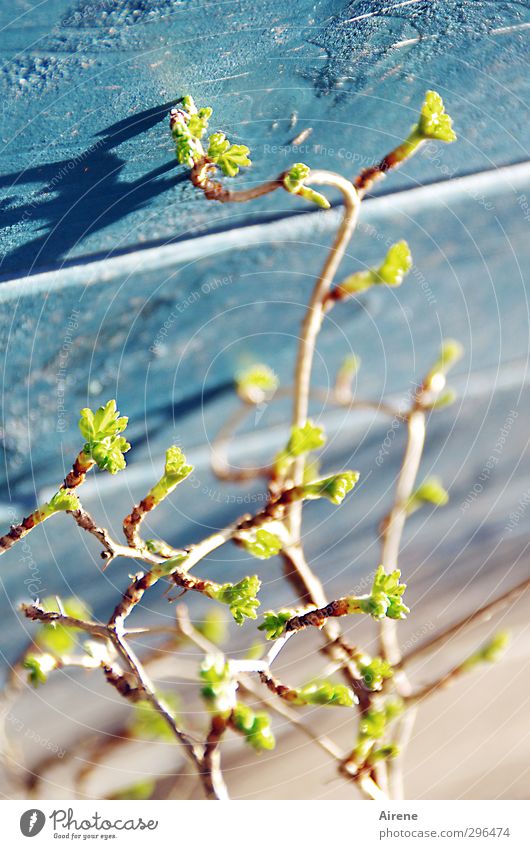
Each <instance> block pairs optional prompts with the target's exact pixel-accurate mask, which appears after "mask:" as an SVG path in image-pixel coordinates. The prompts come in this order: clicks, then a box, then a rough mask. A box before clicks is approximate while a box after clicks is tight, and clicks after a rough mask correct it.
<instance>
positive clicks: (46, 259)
mask: <svg viewBox="0 0 530 849" xmlns="http://www.w3.org/2000/svg"><path fill="white" fill-rule="evenodd" d="M172 105H173V102H170V103H163V104H160V105H158V106H155V107H153V108H151V109H147V110H145V111H143V112H140V113H137V114H135V115H132V116H130V117H128V118H126V119H124V120H122V121H119V122H117V123H115V124H113V125H111V126H109V127H107V128H106V129H105V130H103V131H101V132H99V133H98V134H97V136H96V139H97V140H96V141H95V142H94V144H93V145H92V146H91V147H89V148H87V149H86V150H85V151H83V152H82V153H80V154H78V155H77V156H75V157H72V158H69V159H64V160H59V161H55V162H49V163H47V164H45V165H39V166H37V167H34V168H26V169H22V170H20V171H18V172H12V173H10V174H7V175H5V176H3V177H2V178H0V187H4V188H7V190H8V191H10V192H11V197H9V198H7V200H5V201H4V203H3V208H2V220H3V224H4V227H13V226H18V227H19V228H20V227H24V226H27V227H29V225H30V223H31V221H32V219H38V220H39V221H42V222H43V223H42V225H41V227H40V234H39V235H38V236H37V237H36V238H32V239H31V240H29V241H26V242H24V243H23V244H19V245H17V246H16V247H14V248H12V249H11V250H7V251H6V252H5V253H4V255H3V257H2V261H1V263H0V274H1V275H2V276H6V275H7V274H10V273H16V274H17V275H18V274H24V275H27V274H35V273H36V272H38V271H42V270H43V269H48V268H56V267H57V266H58V265H59V266H60V265H61V264H62V263H63V262H64V260H65V259H66V258H67V257H68V254H69V253H70V252H71V251H72V249H73V248H75V246H76V245H77V244H78V243H79V242H81V241H82V240H83V239H85V238H86V237H87V236H89V235H91V234H92V233H96V232H98V231H99V230H103V229H104V228H107V227H109V226H110V225H112V224H114V223H115V222H117V221H119V220H120V219H122V218H124V217H125V216H126V215H129V214H130V213H131V212H135V211H137V210H140V209H143V208H145V207H147V205H148V204H149V202H150V201H151V200H152V199H153V198H155V197H157V195H159V194H161V193H163V192H165V191H167V190H168V189H169V188H171V187H173V186H175V185H176V184H177V183H179V182H183V181H184V180H185V179H186V175H178V176H175V175H174V174H173V173H172V172H173V171H174V169H175V168H176V167H178V166H177V163H176V161H175V160H174V159H173V158H170V159H168V162H167V163H164V164H163V165H161V166H160V167H158V168H155V169H152V170H151V171H148V172H147V173H146V174H142V175H141V176H140V177H138V178H137V179H135V180H127V179H124V178H123V170H124V167H125V165H126V159H124V158H122V157H121V156H119V155H118V153H117V152H116V150H115V149H116V148H118V147H119V146H120V145H121V144H123V143H124V142H127V141H129V140H130V139H132V138H134V137H136V136H139V135H141V134H142V133H145V132H148V131H149V130H150V129H151V128H152V127H154V126H155V125H156V124H158V123H160V122H161V121H163V120H165V119H166V117H167V113H168V111H169V109H170V108H171V106H172ZM22 184H24V185H26V184H36V185H37V186H38V187H39V188H38V190H37V192H36V193H35V194H34V195H33V197H32V199H31V200H27V201H26V202H25V203H23V204H17V203H16V201H17V197H16V191H17V187H18V186H20V185H22ZM25 222H26V223H25ZM123 247H124V246H123Z"/></svg>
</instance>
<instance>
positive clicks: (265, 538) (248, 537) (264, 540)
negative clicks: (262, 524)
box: [238, 528, 283, 560]
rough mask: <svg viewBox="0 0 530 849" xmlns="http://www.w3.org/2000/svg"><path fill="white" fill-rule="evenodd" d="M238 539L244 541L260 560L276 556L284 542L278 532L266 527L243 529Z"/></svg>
mask: <svg viewBox="0 0 530 849" xmlns="http://www.w3.org/2000/svg"><path fill="white" fill-rule="evenodd" d="M238 539H240V540H241V542H242V543H243V546H244V548H245V549H246V550H247V551H248V552H249V554H252V555H253V557H257V558H258V560H268V559H269V557H274V556H275V555H276V554H279V553H280V551H281V550H282V546H283V543H282V541H281V539H280V538H279V537H278V536H277V535H276V534H271V533H270V532H269V531H267V530H265V528H257V529H254V528H253V529H251V530H250V531H241V532H240V533H239V535H238Z"/></svg>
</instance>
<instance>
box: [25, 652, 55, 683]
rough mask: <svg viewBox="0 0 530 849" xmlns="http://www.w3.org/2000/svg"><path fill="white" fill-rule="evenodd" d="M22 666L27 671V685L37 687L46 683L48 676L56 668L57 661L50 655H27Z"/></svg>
mask: <svg viewBox="0 0 530 849" xmlns="http://www.w3.org/2000/svg"><path fill="white" fill-rule="evenodd" d="M22 665H23V667H24V669H27V670H28V680H29V683H30V684H33V686H34V687H38V686H39V684H45V683H46V681H47V680H48V674H49V673H50V672H51V671H52V670H53V669H55V668H56V667H57V660H56V658H54V657H52V655H51V654H27V655H26V657H25V658H24V661H23V664H22Z"/></svg>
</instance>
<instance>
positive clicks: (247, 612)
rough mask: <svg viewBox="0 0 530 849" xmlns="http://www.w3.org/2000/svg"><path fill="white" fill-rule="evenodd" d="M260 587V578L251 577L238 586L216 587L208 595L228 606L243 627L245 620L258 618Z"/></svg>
mask: <svg viewBox="0 0 530 849" xmlns="http://www.w3.org/2000/svg"><path fill="white" fill-rule="evenodd" d="M260 586H261V581H260V579H259V578H258V576H257V575H250V576H247V577H246V578H243V579H242V580H241V581H239V583H237V584H222V585H221V586H217V585H214V588H212V589H211V590H209V591H208V592H207V595H209V596H210V598H214V599H216V600H217V601H219V602H221V604H227V605H228V607H229V608H230V613H231V614H232V616H233V617H234V619H235V621H236V622H237V624H238V625H242V624H243V622H244V621H245V618H246V619H256V618H257V613H256V608H257V607H259V601H258V599H257V598H256V596H257V594H258V591H259V588H260Z"/></svg>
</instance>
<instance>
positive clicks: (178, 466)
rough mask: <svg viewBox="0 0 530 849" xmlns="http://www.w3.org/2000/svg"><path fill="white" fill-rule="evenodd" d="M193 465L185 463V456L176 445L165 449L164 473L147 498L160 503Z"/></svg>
mask: <svg viewBox="0 0 530 849" xmlns="http://www.w3.org/2000/svg"><path fill="white" fill-rule="evenodd" d="M192 471H193V466H190V465H188V464H187V463H186V457H185V456H184V453H183V452H182V450H181V449H180V448H178V446H176V445H172V446H171V447H170V448H168V449H167V451H166V462H165V466H164V474H163V475H162V477H161V478H160V480H159V481H158V483H156V484H155V485H154V487H152V489H151V490H150V491H149V494H148V496H147V498H148V499H149V498H151V499H153V502H154V505H155V506H156V505H157V504H160V502H161V501H163V499H164V498H166V497H167V496H168V495H169V494H170V493H172V492H173V490H174V489H175V487H176V486H178V485H179V483H182V481H184V480H186V478H187V477H188V476H189V475H191V473H192Z"/></svg>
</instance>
